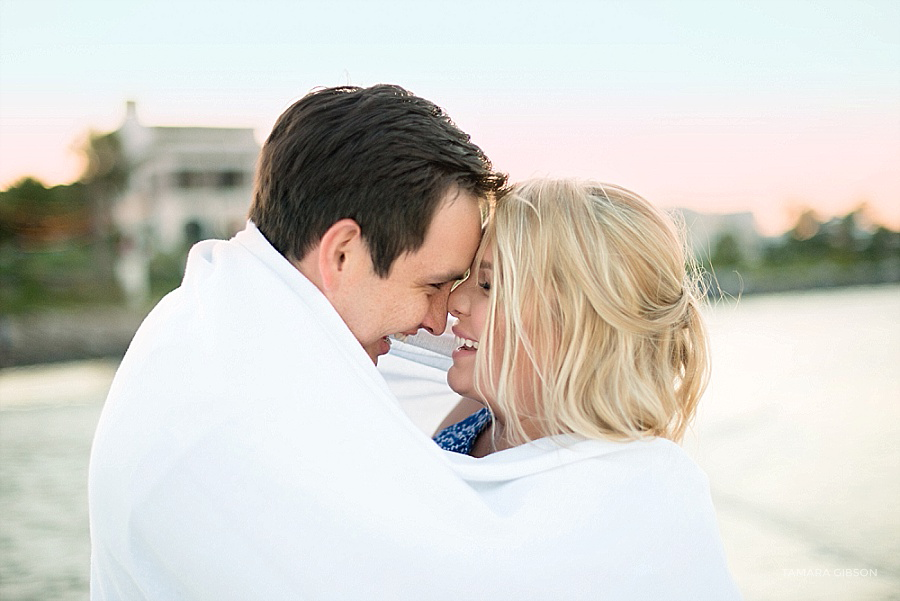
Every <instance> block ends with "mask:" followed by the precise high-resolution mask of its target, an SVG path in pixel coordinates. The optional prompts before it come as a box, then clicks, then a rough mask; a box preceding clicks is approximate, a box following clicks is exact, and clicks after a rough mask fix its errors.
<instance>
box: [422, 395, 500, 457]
mask: <svg viewBox="0 0 900 601" xmlns="http://www.w3.org/2000/svg"><path fill="white" fill-rule="evenodd" d="M489 423H491V412H490V411H488V410H487V407H485V408H484V409H479V410H478V411H476V412H475V413H473V414H472V415H470V416H469V417H467V418H466V419H464V420H462V421H460V422H457V423H455V424H453V425H452V426H447V427H446V428H444V429H443V430H441V431H440V432H438V433H437V434H436V435H435V437H434V442H436V443H438V446H439V447H441V448H442V449H444V450H445V451H453V452H454V453H462V454H463V455H468V454H469V453H470V452H471V451H472V445H473V444H475V439H476V438H478V435H479V434H481V433H482V431H484V429H485V428H486V427H487V425H488V424H489Z"/></svg>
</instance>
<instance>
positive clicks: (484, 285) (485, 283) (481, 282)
mask: <svg viewBox="0 0 900 601" xmlns="http://www.w3.org/2000/svg"><path fill="white" fill-rule="evenodd" d="M478 287H479V288H481V289H483V290H485V291H486V292H490V290H491V280H490V278H489V277H488V274H487V273H481V274H479V277H478Z"/></svg>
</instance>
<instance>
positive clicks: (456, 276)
mask: <svg viewBox="0 0 900 601" xmlns="http://www.w3.org/2000/svg"><path fill="white" fill-rule="evenodd" d="M467 272H468V270H466V271H464V272H462V273H450V274H446V273H445V274H441V275H436V276H433V277H431V278H429V280H428V281H430V282H436V283H437V282H440V283H446V282H455V281H456V280H461V279H463V278H464V277H466V273H467Z"/></svg>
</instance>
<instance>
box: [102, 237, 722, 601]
mask: <svg viewBox="0 0 900 601" xmlns="http://www.w3.org/2000/svg"><path fill="white" fill-rule="evenodd" d="M661 442H663V443H664V441H661ZM544 444H551V442H550V441H540V442H539V443H534V444H533V445H528V446H526V447H522V448H520V449H513V450H511V451H508V452H505V453H499V454H497V455H495V456H492V457H490V458H488V459H487V460H485V461H483V462H476V461H474V460H471V458H466V457H461V456H452V455H451V454H449V453H445V452H443V451H441V450H440V449H438V448H437V447H436V445H434V443H433V442H431V441H430V440H429V439H428V437H427V436H425V435H423V434H422V433H421V431H419V430H418V429H417V428H416V427H415V426H414V425H413V424H412V422H410V421H409V420H408V419H407V418H406V416H405V415H404V414H403V412H402V410H401V409H400V407H399V406H398V403H397V400H396V398H394V397H393V395H392V394H391V393H390V392H389V390H388V388H387V386H386V384H385V382H384V379H383V378H382V377H381V375H380V374H379V373H378V371H377V370H376V369H375V367H374V366H373V365H372V363H371V361H370V360H369V358H368V356H367V355H366V354H365V352H364V351H363V349H362V348H361V346H360V345H359V343H358V342H357V341H356V340H355V338H353V336H352V334H351V333H350V331H349V330H348V329H347V328H346V326H345V325H344V323H343V321H342V320H341V318H340V316H339V315H338V314H337V313H336V312H335V311H334V309H333V308H332V307H331V305H330V304H329V303H328V302H327V300H326V299H325V298H324V297H323V296H322V295H321V293H320V292H319V291H318V290H317V289H316V288H315V287H314V286H313V285H312V284H311V283H310V282H309V281H307V280H306V279H305V278H304V277H303V276H302V275H301V274H300V273H299V272H297V271H296V269H294V268H293V267H292V266H291V265H290V264H289V263H288V262H287V261H285V260H284V259H283V257H281V255H279V254H278V253H277V252H276V251H275V250H274V249H273V248H272V247H271V246H270V245H269V244H268V242H266V240H265V238H263V237H262V235H261V234H260V233H259V232H258V231H257V230H256V229H255V228H254V227H253V225H252V224H249V225H248V227H247V229H246V230H244V231H243V232H241V233H240V234H238V235H237V236H236V237H235V238H234V239H232V240H230V241H227V242H221V241H216V242H204V243H201V244H199V245H197V246H196V247H195V248H194V249H193V250H192V251H191V254H190V257H189V260H188V267H187V271H186V274H185V278H184V282H183V284H182V286H181V287H180V288H179V289H177V290H176V291H174V292H173V293H171V294H170V295H169V296H167V297H166V298H165V299H164V300H163V301H162V302H161V303H160V304H159V305H158V306H157V308H155V309H154V310H153V311H152V312H151V314H150V315H149V316H148V317H147V319H146V320H145V322H144V324H143V325H142V326H141V328H140V330H139V331H138V333H137V335H136V336H135V339H134V341H133V343H132V345H131V347H130V348H129V350H128V353H127V355H126V357H125V359H124V360H123V362H122V365H121V367H120V369H119V371H118V373H117V375H116V378H115V381H114V382H113V386H112V389H111V390H110V394H109V398H108V400H107V404H106V406H105V407H104V411H103V415H102V417H101V420H100V424H99V426H98V429H97V433H96V437H95V441H94V447H93V450H92V457H91V471H90V482H89V492H90V514H91V537H92V567H91V597H92V599H171V600H175V599H210V600H213V599H214V600H225V599H242V600H248V599H265V600H277V599H429V600H439V599H460V598H468V599H548V598H567V599H577V598H584V599H597V598H610V599H626V598H642V597H641V596H640V595H638V596H627V595H626V596H623V595H620V594H618V593H617V591H619V590H621V591H626V592H629V594H630V592H632V591H637V592H638V593H641V594H643V592H645V591H644V590H643V589H641V588H640V587H641V586H644V585H641V584H640V583H641V582H645V583H646V591H651V592H654V593H655V592H659V591H660V589H659V588H658V586H660V585H664V586H665V587H666V590H664V591H662V592H663V593H665V594H662V595H656V596H655V597H654V598H672V599H682V598H684V599H689V598H690V599H702V598H708V599H728V598H732V597H731V596H729V595H732V596H733V591H732V589H731V588H730V586H731V585H730V581H729V580H728V575H727V569H726V568H725V564H724V557H723V555H722V552H721V545H720V543H719V541H718V535H717V533H716V532H715V521H714V515H713V512H712V507H711V505H710V503H709V494H708V490H707V489H706V488H705V482H702V473H700V472H699V470H697V468H696V467H695V466H693V464H691V463H689V461H688V460H686V458H685V457H683V456H682V455H679V454H680V453H681V451H680V450H679V449H677V447H674V445H672V447H671V448H669V446H668V443H665V444H662V445H658V444H656V445H655V443H650V444H646V445H644V446H640V445H643V444H644V443H636V444H637V445H638V446H635V448H641V449H643V448H645V447H646V448H647V449H650V450H648V451H641V452H635V453H632V454H631V455H629V453H630V452H624V454H623V452H622V451H615V452H613V451H612V450H610V452H609V453H608V455H609V457H610V458H612V457H613V456H614V455H617V454H618V455H620V456H622V457H625V456H626V455H628V456H629V457H631V456H632V455H633V456H634V457H640V460H635V461H634V462H633V464H629V462H628V461H616V460H610V461H609V464H610V465H609V467H608V468H607V467H604V468H603V469H600V470H592V469H591V468H589V467H588V466H589V465H593V464H598V465H599V464H601V463H603V462H604V461H605V459H604V457H603V456H602V455H603V454H602V453H597V452H595V451H586V452H583V451H582V450H579V449H580V448H581V447H579V446H578V445H579V444H588V445H590V444H592V443H576V444H575V446H574V447H572V449H570V450H564V451H559V452H556V451H549V452H547V451H546V449H545V448H544V447H542V446H541V445H544ZM609 444H613V443H609ZM654 445H655V446H654ZM620 446H621V445H620ZM657 447H659V448H660V449H661V451H660V452H659V453H658V455H659V457H658V458H657V459H654V457H655V455H654V453H655V451H653V450H652V449H656V448H657ZM585 448H588V447H585ZM566 453H576V456H577V457H578V460H577V461H573V460H571V459H570V458H569V457H570V456H569V455H566ZM532 454H533V455H532ZM585 454H586V455H589V456H583V455H585ZM523 461H524V463H523ZM670 463H671V464H672V465H676V466H677V467H678V470H670V469H669V468H670V467H671V466H670V465H669V464H670ZM526 464H527V465H526ZM529 466H532V467H529ZM533 466H540V468H539V469H535V468H534V467H533ZM647 466H651V467H647ZM634 467H637V469H638V472H636V473H635V472H633V471H632V468H634ZM667 470H669V472H670V473H669V476H670V477H668V479H666V480H665V481H664V483H663V484H659V483H656V480H655V478H656V476H658V475H665V474H666V473H667ZM511 474H512V475H513V476H512V477H511ZM641 474H644V475H643V476H642V475H641ZM682 476H683V477H684V479H682V478H681V477H682ZM571 478H576V480H571ZM607 478H609V480H607ZM583 482H587V485H586V486H582V483H583ZM573 483H578V484H576V485H573ZM679 483H686V485H684V486H682V485H680V484H679ZM623 486H624V487H625V488H624V490H626V491H627V493H628V499H630V500H629V501H623V500H621V499H618V500H616V499H617V497H619V496H620V495H618V494H617V493H616V492H615V491H617V490H620V489H622V487H623ZM604 491H605V492H604ZM647 495H649V496H647ZM657 495H666V496H665V497H663V498H664V499H665V501H664V502H661V501H660V498H659V497H658V496H657ZM557 502H559V503H561V505H556V503H557ZM633 503H639V504H643V505H642V506H641V507H642V513H640V514H639V515H640V516H642V517H641V519H642V520H643V519H644V517H647V519H648V522H647V523H646V524H645V523H641V522H638V523H633V522H634V519H633V518H630V519H631V522H632V523H630V522H628V519H629V516H628V515H626V514H627V513H628V512H627V511H625V510H626V509H627V508H628V507H629V506H632V505H633ZM660 508H662V509H660ZM577 512H581V513H577ZM654 512H656V513H654ZM620 514H621V515H620ZM654 515H655V516H656V517H655V518H653V519H650V518H651V517H652V516H654ZM613 518H616V519H617V520H618V522H619V523H613V522H611V520H613ZM625 529H627V530H629V533H628V534H629V536H628V537H626V536H624V532H623V530H625ZM686 529H689V530H691V533H692V536H693V538H691V537H689V536H686V535H685V531H686ZM639 541H643V544H638V542H639ZM626 543H627V544H626ZM620 545H624V547H621V549H624V555H622V554H621V553H620V552H619V549H620V547H619V546H620ZM670 546H671V547H670ZM691 549H694V550H695V551H694V552H692V553H685V551H686V550H691ZM644 552H646V555H643V557H644V559H643V560H642V559H640V557H638V555H639V554H640V553H644ZM636 554H638V555H636ZM607 560H609V561H611V562H612V563H611V564H609V565H605V562H606V561H607ZM631 561H641V562H643V563H641V564H640V565H633V564H629V563H628V562H631ZM670 561H671V562H674V563H666V562H670ZM626 564H627V565H626ZM617 570H620V571H617ZM635 570H637V573H638V574H641V579H640V580H639V582H638V583H637V584H635V583H634V582H633V581H634V578H632V577H631V576H633V574H634V573H635ZM644 574H646V575H647V578H644ZM624 581H628V582H629V583H630V584H628V586H625V587H624V588H621V589H620V588H618V587H619V586H620V585H621V584H622V582H624ZM629 586H630V587H631V588H628V587H629ZM635 586H637V587H638V588H637V589H636V588H635ZM707 586H708V587H710V588H709V589H708V590H706V589H705V588H704V587H707ZM673 587H674V588H673ZM550 591H554V594H552V595H550V596H547V594H548V593H549V592H550ZM698 591H701V594H698ZM724 593H728V594H724Z"/></svg>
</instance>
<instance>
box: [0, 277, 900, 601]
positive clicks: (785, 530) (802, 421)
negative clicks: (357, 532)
mask: <svg viewBox="0 0 900 601" xmlns="http://www.w3.org/2000/svg"><path fill="white" fill-rule="evenodd" d="M708 316H709V322H710V326H711V338H712V344H713V360H714V371H713V374H714V375H713V380H712V382H711V384H710V388H709V391H708V392H707V394H706V396H705V397H704V399H703V402H702V404H701V412H700V415H699V417H698V420H697V423H696V425H695V428H694V432H692V433H691V434H690V435H689V436H688V438H687V440H686V441H685V446H686V447H687V449H688V450H689V451H690V453H691V454H692V455H693V456H694V457H695V458H696V459H697V460H698V462H699V463H700V464H701V465H702V466H703V468H704V469H705V470H706V471H707V473H708V474H709V477H710V483H711V488H712V492H713V498H714V501H715V503H716V507H717V510H718V513H719V521H720V525H721V528H722V534H723V539H724V541H725V545H726V550H727V552H728V556H729V562H730V565H731V568H732V571H733V573H734V576H735V579H736V580H737V582H738V585H739V586H740V588H741V590H742V591H743V593H744V595H745V597H746V599H747V600H748V601H778V600H791V601H794V600H803V599H810V600H812V599H815V600H832V599H833V600H853V601H865V600H875V599H878V600H883V599H898V600H900V509H898V508H897V501H896V500H897V499H898V498H900V478H898V475H900V402H898V401H900V367H898V366H900V287H897V286H890V287H878V288H868V289H853V290H841V291H827V292H811V293H804V294H791V295H779V296H764V297H750V298H745V299H742V300H741V301H740V302H739V303H722V304H720V305H718V306H717V307H714V308H713V309H711V310H710V311H709V312H708ZM114 368H115V365H114V364H112V363H109V362H90V363H80V364H75V365H69V366H54V367H51V368H30V369H17V370H7V371H5V372H0V519H2V522H0V598H2V599H4V600H31V599H34V600H38V599H40V600H49V601H52V600H75V599H86V598H87V594H88V593H87V591H88V573H89V572H88V570H89V556H90V548H89V541H88V526H87V500H86V493H85V491H86V477H87V460H88V454H89V448H90V441H91V436H92V434H93V429H94V426H95V424H96V420H97V418H98V416H99V413H100V409H101V406H102V400H103V397H104V396H105V391H106V389H107V387H108V385H109V382H110V379H111V377H112V373H113V370H114ZM435 406H440V407H441V408H443V407H445V406H446V405H445V404H442V405H435ZM437 411H438V410H435V411H428V410H426V409H425V408H424V407H423V406H422V404H421V403H419V404H417V406H415V407H410V412H411V414H412V415H413V416H414V419H415V420H416V422H417V423H419V424H420V425H421V426H422V427H423V429H428V428H431V427H433V425H434V424H435V423H436V421H437V420H439V416H437V415H436V412H437Z"/></svg>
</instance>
